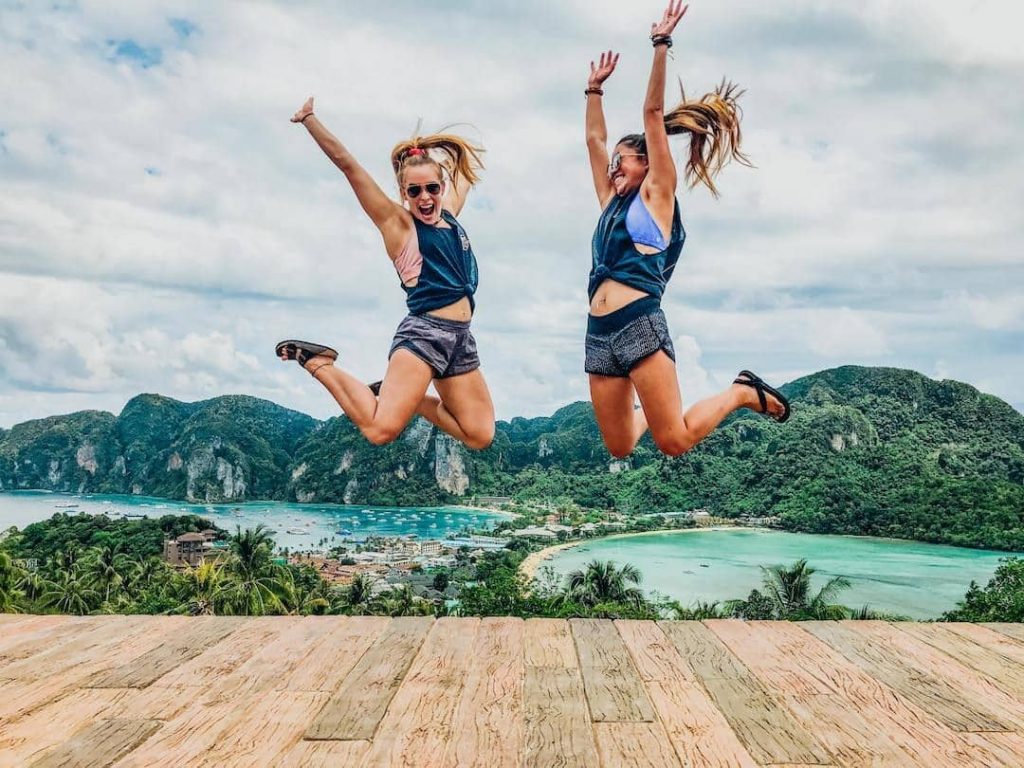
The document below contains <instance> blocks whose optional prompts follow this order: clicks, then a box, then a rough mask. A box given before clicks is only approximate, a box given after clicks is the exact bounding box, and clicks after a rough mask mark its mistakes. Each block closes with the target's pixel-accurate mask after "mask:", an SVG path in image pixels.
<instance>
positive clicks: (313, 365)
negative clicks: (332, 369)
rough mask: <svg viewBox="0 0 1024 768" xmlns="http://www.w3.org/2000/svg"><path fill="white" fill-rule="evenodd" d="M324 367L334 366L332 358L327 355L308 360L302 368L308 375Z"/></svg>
mask: <svg viewBox="0 0 1024 768" xmlns="http://www.w3.org/2000/svg"><path fill="white" fill-rule="evenodd" d="M326 365H334V358H333V357H328V356H327V355H316V356H315V357H311V358H309V359H308V360H307V361H306V363H305V365H303V366H302V367H303V368H305V369H306V370H307V371H309V372H310V373H314V372H315V371H317V370H319V369H320V368H322V367H324V366H326Z"/></svg>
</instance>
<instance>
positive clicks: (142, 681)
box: [88, 616, 247, 688]
mask: <svg viewBox="0 0 1024 768" xmlns="http://www.w3.org/2000/svg"><path fill="white" fill-rule="evenodd" d="M246 621H247V620H246V619H243V618H235V617H227V616H202V617H194V618H192V619H190V620H189V622H188V624H187V625H186V626H183V627H182V628H181V629H180V631H177V632H174V633H173V634H171V635H169V636H168V637H167V638H166V639H165V640H164V642H162V643H160V644H159V645H157V646H156V647H155V648H151V649H150V650H148V651H146V652H145V653H143V654H142V655H141V656H138V657H136V658H135V659H133V660H132V661H131V662H129V663H128V664H123V665H120V666H116V667H113V668H111V669H109V670H107V671H106V672H102V673H100V674H98V675H97V676H96V677H95V678H94V679H93V680H91V681H89V682H88V685H89V686H90V687H92V688H145V687H146V686H148V685H151V684H152V683H153V682H154V681H155V680H157V679H158V678H160V677H163V676H164V675H165V674H167V673H168V672H170V671H171V670H173V669H177V668H178V667H179V666H181V665H182V664H183V663H185V662H186V661H189V660H190V659H194V658H195V657H196V656H198V655H199V654H201V653H202V652H203V651H205V650H206V649H207V648H209V647H211V646H213V645H216V644H217V643H219V642H220V641H221V640H223V639H224V638H225V637H227V636H228V635H229V634H231V633H232V632H235V631H236V630H238V629H241V628H242V627H243V626H244V625H245V623H246Z"/></svg>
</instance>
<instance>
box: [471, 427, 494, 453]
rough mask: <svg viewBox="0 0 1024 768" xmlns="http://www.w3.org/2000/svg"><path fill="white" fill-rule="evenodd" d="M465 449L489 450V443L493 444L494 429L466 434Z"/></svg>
mask: <svg viewBox="0 0 1024 768" xmlns="http://www.w3.org/2000/svg"><path fill="white" fill-rule="evenodd" d="M465 442H466V447H467V448H472V449H473V450H474V451H482V450H484V449H485V448H490V447H491V443H493V442H494V427H493V426H491V428H490V429H480V430H475V431H473V432H467V433H466V441H465Z"/></svg>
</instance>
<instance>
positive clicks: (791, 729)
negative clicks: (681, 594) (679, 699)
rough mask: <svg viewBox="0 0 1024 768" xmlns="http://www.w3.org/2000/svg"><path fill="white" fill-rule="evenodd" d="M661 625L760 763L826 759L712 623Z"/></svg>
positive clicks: (791, 715) (678, 622)
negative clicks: (723, 641) (720, 637)
mask: <svg viewBox="0 0 1024 768" xmlns="http://www.w3.org/2000/svg"><path fill="white" fill-rule="evenodd" d="M658 626H660V627H661V629H662V630H663V631H664V632H665V635H666V636H667V637H668V638H669V639H671V640H672V642H673V643H674V644H675V646H676V649H677V650H678V651H679V654H680V655H681V656H682V658H684V659H685V660H686V661H687V663H689V664H690V666H691V668H692V669H693V671H694V673H695V674H696V676H697V678H698V679H699V680H700V681H701V683H702V684H703V685H704V688H705V689H706V690H707V692H708V694H709V695H710V697H711V700H712V701H714V703H715V705H716V706H717V707H718V709H719V710H721V712H722V715H723V716H724V717H725V719H726V721H727V722H728V723H729V725H730V726H731V727H732V729H733V731H734V732H735V733H736V736H737V737H738V738H739V740H740V743H742V744H743V746H744V747H745V748H746V750H747V752H749V753H750V755H751V757H753V758H754V760H756V761H757V762H759V763H827V762H828V757H827V754H826V752H825V751H824V750H823V749H822V747H821V746H820V745H819V744H818V743H817V742H816V741H815V740H814V738H813V737H812V736H811V735H810V734H808V733H807V732H805V731H804V729H803V728H801V727H800V725H799V724H798V723H797V722H796V720H795V719H794V717H793V714H792V713H791V712H790V711H789V710H788V709H787V708H786V707H785V705H784V704H782V703H781V702H779V701H776V700H774V699H773V698H772V697H771V696H770V695H769V694H768V692H767V691H766V690H765V688H764V687H763V686H762V685H761V683H760V682H759V681H758V679H757V677H756V676H755V675H754V674H753V673H752V672H751V671H750V670H749V669H748V668H747V667H746V666H745V665H744V664H743V663H742V662H741V661H740V660H739V659H738V658H736V656H735V655H733V654H732V652H731V651H730V650H729V649H728V648H727V647H726V646H725V644H724V643H722V641H721V640H720V639H719V638H718V636H717V635H715V634H714V633H713V632H712V631H711V630H710V629H708V628H707V627H706V626H704V625H703V624H701V623H699V622H691V621H686V622H680V621H665V622H658Z"/></svg>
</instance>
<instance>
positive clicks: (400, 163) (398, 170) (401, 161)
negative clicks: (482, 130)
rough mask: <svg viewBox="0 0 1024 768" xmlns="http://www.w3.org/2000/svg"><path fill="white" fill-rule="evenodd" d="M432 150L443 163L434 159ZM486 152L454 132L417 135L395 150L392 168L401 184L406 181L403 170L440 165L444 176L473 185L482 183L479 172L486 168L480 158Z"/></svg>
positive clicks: (392, 155)
mask: <svg viewBox="0 0 1024 768" xmlns="http://www.w3.org/2000/svg"><path fill="white" fill-rule="evenodd" d="M431 150H435V151H436V152H438V153H440V154H441V155H442V156H443V157H442V159H441V161H440V162H438V161H437V160H435V159H434V158H433V157H432V156H431ZM483 152H484V148H483V147H478V146H476V145H475V144H471V143H470V142H468V141H466V139H463V138H462V137H461V136H456V135H455V134H451V133H434V134H430V135H429V136H414V137H413V138H411V139H407V140H406V141H400V142H398V144H396V145H395V148H394V149H392V150H391V167H392V168H393V169H394V171H395V176H397V177H398V180H399V182H401V180H402V173H403V171H404V170H405V169H406V168H408V167H410V166H414V165H436V166H437V167H438V170H439V171H441V172H442V174H443V173H447V174H448V176H449V178H451V180H452V183H453V184H455V183H457V182H458V180H459V179H460V178H461V179H465V180H466V181H468V182H469V184H470V185H473V184H476V183H477V182H478V181H480V175H479V173H478V171H479V170H480V169H482V168H483V167H484V164H483V160H482V159H481V157H480V155H482V154H483Z"/></svg>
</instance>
